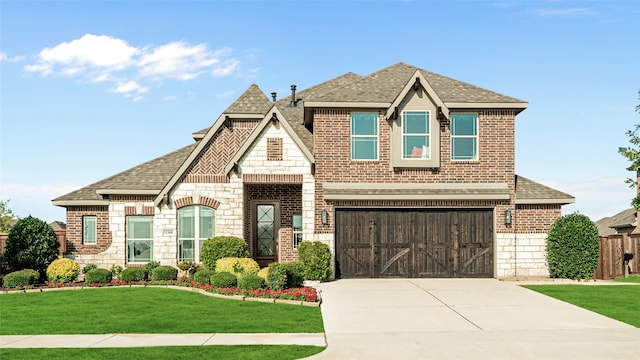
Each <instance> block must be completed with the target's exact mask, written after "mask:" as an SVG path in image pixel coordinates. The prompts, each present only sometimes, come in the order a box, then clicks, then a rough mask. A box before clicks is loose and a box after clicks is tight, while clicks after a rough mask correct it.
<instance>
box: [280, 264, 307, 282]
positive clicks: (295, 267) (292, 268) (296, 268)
mask: <svg viewBox="0 0 640 360" xmlns="http://www.w3.org/2000/svg"><path fill="white" fill-rule="evenodd" d="M283 265H284V268H285V270H286V272H287V282H286V284H285V288H286V289H291V288H297V287H301V286H302V284H303V283H304V274H303V271H302V266H301V265H300V263H299V262H297V261H296V262H289V263H284V264H283Z"/></svg>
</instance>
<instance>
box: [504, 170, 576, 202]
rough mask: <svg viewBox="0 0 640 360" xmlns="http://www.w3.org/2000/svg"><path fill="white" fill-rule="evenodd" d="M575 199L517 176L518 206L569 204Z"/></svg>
mask: <svg viewBox="0 0 640 360" xmlns="http://www.w3.org/2000/svg"><path fill="white" fill-rule="evenodd" d="M574 201H575V198H574V197H573V196H571V195H569V194H567V193H564V192H562V191H559V190H556V189H554V188H550V187H548V186H545V185H542V184H540V183H537V182H535V181H533V180H529V179H527V178H525V177H522V176H519V175H516V203H517V204H545V203H549V204H551V203H554V204H555V203H559V204H568V203H572V202H574Z"/></svg>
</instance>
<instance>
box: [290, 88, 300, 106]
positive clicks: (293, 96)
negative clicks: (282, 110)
mask: <svg viewBox="0 0 640 360" xmlns="http://www.w3.org/2000/svg"><path fill="white" fill-rule="evenodd" d="M298 100H300V99H296V86H295V85H291V104H289V106H290V107H296V106H297V105H298Z"/></svg>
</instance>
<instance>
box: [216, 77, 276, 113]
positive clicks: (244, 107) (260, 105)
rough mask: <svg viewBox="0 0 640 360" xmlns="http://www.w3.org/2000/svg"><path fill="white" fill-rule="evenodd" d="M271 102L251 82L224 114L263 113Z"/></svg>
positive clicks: (269, 106)
mask: <svg viewBox="0 0 640 360" xmlns="http://www.w3.org/2000/svg"><path fill="white" fill-rule="evenodd" d="M272 105H273V103H272V102H271V100H269V98H267V96H266V95H265V94H264V93H263V92H262V90H260V87H259V86H258V85H256V84H251V85H250V86H249V88H248V89H247V90H245V92H244V93H242V95H240V97H238V99H236V101H234V102H233V104H231V105H230V106H229V107H228V108H227V109H226V110H225V111H224V113H225V114H259V115H264V114H266V113H267V111H269V109H270V108H271V106H272Z"/></svg>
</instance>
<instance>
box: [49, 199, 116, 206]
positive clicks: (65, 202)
mask: <svg viewBox="0 0 640 360" xmlns="http://www.w3.org/2000/svg"><path fill="white" fill-rule="evenodd" d="M51 204H53V205H54V206H62V207H67V206H108V205H109V200H51Z"/></svg>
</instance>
